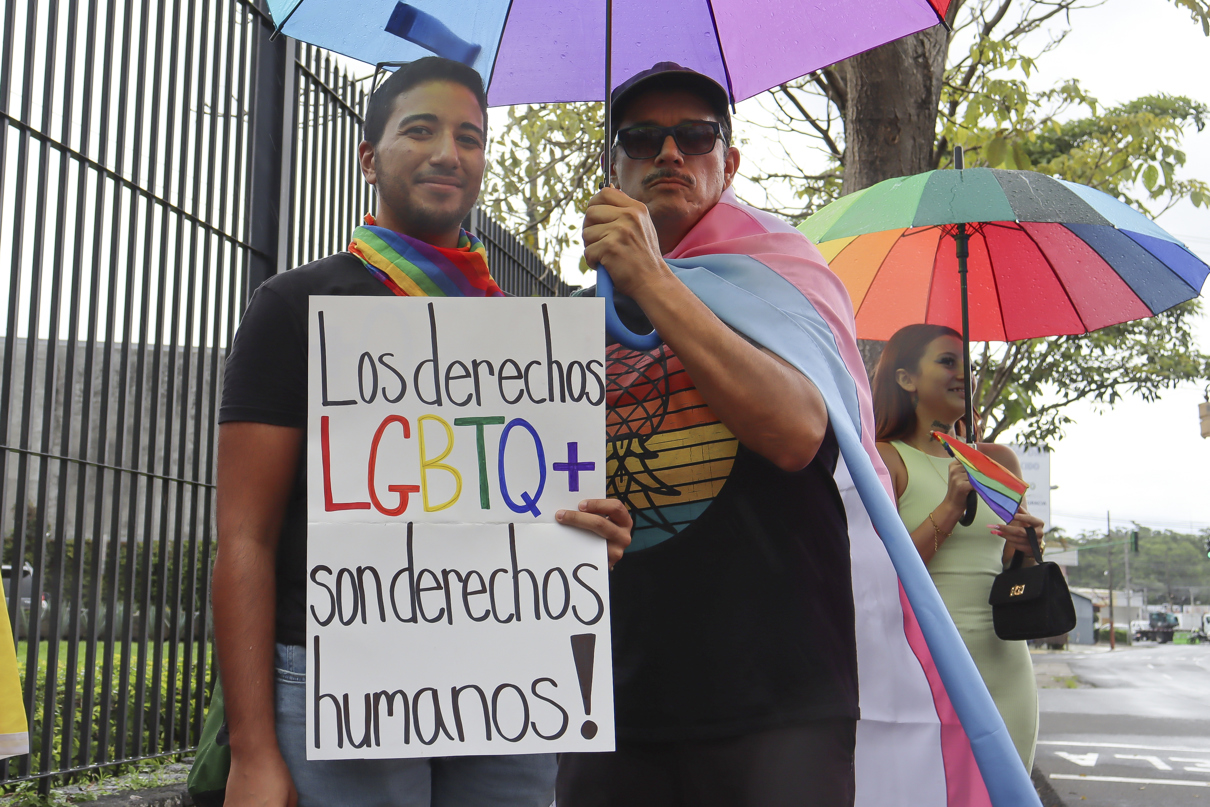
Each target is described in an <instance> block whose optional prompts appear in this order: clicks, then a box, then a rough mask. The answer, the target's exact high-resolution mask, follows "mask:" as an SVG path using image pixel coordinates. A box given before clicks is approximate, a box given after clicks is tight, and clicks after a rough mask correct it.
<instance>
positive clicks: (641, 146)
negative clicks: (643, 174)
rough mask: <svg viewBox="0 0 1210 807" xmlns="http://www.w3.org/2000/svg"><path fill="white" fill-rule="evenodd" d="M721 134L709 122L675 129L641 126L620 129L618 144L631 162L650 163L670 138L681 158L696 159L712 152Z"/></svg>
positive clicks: (677, 126)
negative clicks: (642, 161) (697, 156)
mask: <svg viewBox="0 0 1210 807" xmlns="http://www.w3.org/2000/svg"><path fill="white" fill-rule="evenodd" d="M721 133H722V127H720V126H719V125H718V124H717V123H715V122H714V121H709V120H703V121H693V122H692V123H678V124H677V125H676V126H652V125H651V124H647V123H640V124H639V125H638V126H627V127H626V128H625V129H618V144H619V145H621V147H622V151H624V152H626V156H627V157H629V158H630V159H632V160H650V159H651V158H652V157H655V156H657V155H658V154H659V153H660V151H661V150H662V149H663V148H664V141H665V140H666V139H667V138H668V137H669V136H671V137H672V139H673V141H674V142H675V143H676V147H677V148H678V149H680V152H681V154H684V155H685V156H686V157H693V156H696V155H698V154H709V153H710V152H711V151H713V150H714V141H716V140H718V139H719V137H720V136H721Z"/></svg>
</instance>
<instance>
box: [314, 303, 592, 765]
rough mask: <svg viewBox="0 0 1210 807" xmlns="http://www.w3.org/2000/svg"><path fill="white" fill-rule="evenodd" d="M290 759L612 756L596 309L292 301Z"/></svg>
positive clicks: (558, 305) (542, 305) (563, 305)
mask: <svg viewBox="0 0 1210 807" xmlns="http://www.w3.org/2000/svg"><path fill="white" fill-rule="evenodd" d="M309 331H310V354H309V355H310V368H309V386H308V396H309V397H308V410H307V418H308V427H307V428H308V433H307V521H308V525H307V530H308V546H307V568H308V578H307V651H308V653H307V756H308V758H310V759H367V758H403V757H435V756H461V755H476V754H526V753H547V752H564V751H608V750H612V749H613V747H614V733H613V674H612V668H611V663H610V659H611V647H610V638H609V580H608V561H607V553H606V546H605V542H604V541H603V540H602V539H600V538H598V537H597V536H595V535H592V534H590V533H587V532H584V531H581V530H577V529H574V528H570V527H565V526H562V525H560V524H558V523H557V522H555V518H554V515H555V512H556V511H557V510H559V509H573V510H574V509H576V507H577V505H578V503H579V502H580V501H582V500H583V499H586V498H604V496H605V369H604V368H605V362H604V358H605V357H604V352H605V351H604V306H603V304H602V301H600V300H594V299H575V300H566V299H561V300H556V299H539V298H511V299H465V298H400V297H312V298H311V301H310V315H309Z"/></svg>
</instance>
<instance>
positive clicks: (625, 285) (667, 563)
mask: <svg viewBox="0 0 1210 807" xmlns="http://www.w3.org/2000/svg"><path fill="white" fill-rule="evenodd" d="M612 105H613V122H614V124H615V126H616V131H614V132H611V133H610V134H611V136H613V137H615V138H616V139H614V140H613V141H612V143H611V148H612V149H613V158H614V159H613V172H612V175H611V177H610V179H611V184H612V187H607V188H605V189H603V190H602V191H601V192H600V193H598V194H597V195H596V196H594V197H593V199H592V200H591V201H590V203H589V207H588V210H587V213H586V215H585V217H584V229H583V237H584V244H585V252H584V255H585V260H586V261H587V262H588V264H589V265H590V266H594V267H595V266H598V265H600V266H604V267H606V268H607V269H608V271H609V273H610V275H611V277H612V278H613V281H614V284H615V289H616V293H615V303H616V305H617V308H618V313H619V316H620V318H621V319H622V321H623V323H624V324H626V325H628V326H629V327H630V328H631V330H634V331H636V332H639V333H646V332H647V331H649V330H650V329H651V328H652V327H653V326H654V328H655V329H656V330H657V331H658V333H659V335H660V336H661V337H662V339H663V342H664V344H663V345H661V346H660V347H659V348H657V349H655V350H651V351H636V350H630V349H627V348H625V347H622V346H621V345H618V344H611V345H610V346H609V347H608V349H607V354H606V355H607V364H608V367H607V372H608V376H609V393H608V420H607V431H608V438H609V449H608V451H609V459H610V463H609V469H610V470H609V477H608V492H609V495H610V497H611V499H615V500H621V501H622V502H623V503H624V504H625V505H626V507H627V510H628V511H629V512H630V515H631V516H632V517H633V520H634V526H633V531H632V538H633V542H632V543H631V545H630V548H629V549H628V550H627V552H626V554H624V555H623V556H622V559H621V560H620V561H619V562H618V564H617V566H616V568H615V569H614V571H613V573H612V575H611V583H610V585H611V589H610V591H611V598H612V612H611V619H612V629H613V657H614V682H615V707H616V716H617V738H618V743H617V751H616V752H614V753H612V754H565V755H563V757H562V758H561V759H560V769H559V786H558V797H557V803H558V804H559V807H598V806H600V807H604V806H606V805H619V806H620V805H626V806H627V807H642V805H653V807H654V805H661V807H663V806H664V805H693V807H710V805H718V806H719V807H723V806H724V805H726V807H744V806H745V805H753V807H755V805H760V807H781V805H785V807H791V805H793V807H803V806H804V805H815V804H818V805H828V807H837V806H838V805H850V804H852V802H853V795H854V779H853V754H854V743H855V732H856V718H857V706H858V704H857V659H856V644H855V638H854V607H853V593H852V584H851V581H850V556H849V538H848V534H847V528H846V521H845V509H844V505H843V503H842V500H841V497H840V494H839V492H838V487H837V482H836V480H835V478H834V473H835V471H836V467H837V456H838V448H837V441H836V437H835V435H834V434H833V431H832V427H831V425H830V423H829V419H828V413H827V409H826V408H825V404H824V399H823V397H822V396H821V394H820V392H819V390H817V389H816V387H815V385H814V384H813V383H812V382H811V381H809V380H808V379H807V377H806V376H805V375H803V373H801V372H799V370H797V369H795V367H794V366H792V365H791V364H790V363H789V362H788V361H786V360H785V359H783V358H782V357H781V356H780V355H778V353H777V352H775V351H773V350H770V349H767V348H764V347H761V346H758V345H757V344H756V343H755V342H754V341H752V340H750V339H749V338H747V337H745V336H742V335H741V334H740V333H739V332H737V330H735V329H733V328H732V327H729V325H728V324H724V322H723V320H722V319H720V314H719V313H716V309H719V308H720V307H719V306H717V305H715V303H711V304H710V305H708V304H707V303H705V302H703V300H702V299H700V298H699V296H698V295H697V294H696V293H695V292H694V291H693V290H691V289H690V287H689V286H688V285H686V284H687V283H688V282H689V280H687V279H686V278H689V276H690V275H694V273H697V276H699V277H700V275H701V273H702V272H703V271H709V272H711V273H712V274H713V275H714V276H715V277H716V278H718V279H721V281H722V282H723V283H724V284H730V285H726V286H725V288H733V289H734V291H733V292H732V291H724V292H723V294H722V295H721V298H722V299H723V300H724V301H726V300H727V298H729V297H733V298H735V299H740V298H743V297H744V296H745V295H759V294H764V293H765V292H764V291H762V290H761V285H762V284H763V285H764V287H765V288H766V289H767V288H773V291H772V292H770V293H769V294H766V296H769V297H772V298H773V299H774V300H775V301H776V298H778V297H779V296H780V295H782V294H783V292H785V293H786V294H794V295H807V296H813V300H814V306H815V308H816V309H821V310H829V311H831V312H833V313H835V312H840V313H839V314H838V315H837V316H836V317H834V319H835V322H834V323H831V322H830V323H829V326H830V327H832V330H833V331H834V332H836V337H835V343H836V344H839V345H840V349H841V351H842V352H844V354H845V359H847V360H848V361H847V362H845V363H842V364H840V365H839V366H840V367H841V368H842V370H841V372H842V373H845V370H844V369H843V368H844V367H846V366H847V367H853V362H856V366H858V367H859V366H860V358H859V356H858V354H857V352H856V342H855V339H854V338H853V320H852V317H853V315H852V309H851V306H850V304H849V301H848V297H847V296H846V294H845V292H844V289H843V287H842V286H841V285H840V283H839V281H838V280H837V279H836V278H835V276H834V275H832V274H831V273H830V272H829V271H828V269H827V265H826V263H825V262H824V261H823V259H822V258H821V257H820V255H819V253H818V251H817V250H816V249H815V247H814V246H813V245H811V244H810V243H809V242H808V241H807V240H806V239H805V238H804V237H803V236H802V235H801V234H800V233H798V232H797V231H795V230H794V229H793V228H791V227H790V226H789V225H787V224H785V223H784V222H781V221H778V220H776V219H774V218H773V217H772V216H769V215H767V214H765V213H762V212H760V211H757V210H754V209H752V208H750V207H747V206H745V205H742V204H741V203H740V202H738V201H737V199H736V198H735V195H734V192H733V191H732V189H731V185H732V181H733V180H734V178H735V174H736V171H737V169H738V168H739V163H740V154H739V151H738V149H736V148H735V147H734V146H732V145H731V118H730V115H729V114H728V94H727V92H726V91H725V90H724V89H723V88H722V87H721V86H720V85H719V84H718V83H717V82H715V81H714V80H713V79H710V78H708V77H707V76H704V75H702V74H700V73H697V72H694V71H692V70H689V69H687V68H683V67H681V66H679V65H677V64H674V63H671V62H663V63H660V64H657V65H656V66H655V67H653V68H652V69H650V70H646V71H644V72H642V73H640V74H638V75H637V76H635V77H633V78H631V79H630V80H629V81H627V82H625V83H624V84H622V85H621V86H620V87H618V89H617V90H616V91H615V92H614V94H613V97H612ZM678 272H683V273H685V274H682V275H680V276H678V274H677V273H678ZM747 277H751V278H754V279H755V282H754V284H753V285H752V289H754V291H753V290H749V288H747V287H745V285H744V284H745V283H746V282H747V281H746V280H745V278H747ZM770 284H774V285H772V286H771V285H770ZM776 284H781V285H780V286H776ZM716 285H717V284H716ZM815 287H818V288H815ZM820 295H822V297H823V299H820ZM712 306H714V307H712ZM768 310H769V311H772V312H777V309H776V308H769V309H768ZM723 315H724V316H727V314H725V313H724V314H723ZM770 316H771V317H772V316H782V314H780V313H774V314H771V315H770ZM832 349H835V348H834V347H833V348H832ZM845 378H846V380H847V381H848V383H849V384H850V385H852V384H853V383H854V382H857V383H859V384H866V381H865V376H864V374H862V375H861V377H860V379H856V378H852V379H850V378H849V377H848V375H845ZM863 405H864V411H863V418H862V419H863V420H867V421H868V422H870V423H872V411H871V409H870V405H869V398H868V385H867V386H866V397H865V398H864V404H863ZM596 512H600V510H598V508H595V507H593V506H592V505H590V506H589V507H588V508H586V512H579V513H572V514H569V515H568V516H566V517H565V519H564V520H565V523H572V524H574V525H576V526H582V527H584V528H586V529H592V530H595V531H597V532H600V533H601V534H605V533H606V530H607V529H608V527H609V525H606V524H604V523H602V522H604V521H607V520H608V519H607V518H606V517H605V516H602V515H597V514H596Z"/></svg>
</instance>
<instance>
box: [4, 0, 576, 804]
mask: <svg viewBox="0 0 1210 807" xmlns="http://www.w3.org/2000/svg"><path fill="white" fill-rule="evenodd" d="M0 25H2V29H0V221H3V225H2V226H0V300H2V301H3V303H4V305H3V308H2V309H0V559H2V561H3V564H4V570H5V572H4V580H5V594H6V601H7V606H8V616H9V624H10V627H11V628H12V630H13V633H14V636H15V637H16V638H17V649H18V667H19V670H20V672H21V674H22V681H23V687H24V691H23V694H24V701H25V708H26V712H27V715H28V718H29V728H30V746H31V753H30V754H29V755H28V756H22V757H17V758H14V759H11V760H8V761H6V762H3V763H0V786H4V785H10V786H11V785H14V784H16V783H19V782H23V781H31V780H36V781H37V783H38V788H39V789H40V790H42V791H43V792H46V791H47V790H48V789H49V786H50V782H51V781H52V779H53V778H54V777H57V776H63V775H69V774H79V773H84V772H88V771H93V770H97V769H102V768H108V767H112V766H115V765H120V764H123V763H129V762H133V761H138V760H143V759H148V758H153V757H159V756H168V755H175V754H180V753H182V752H184V751H188V750H189V749H191V748H192V747H193V746H194V745H195V744H196V742H197V738H198V736H199V734H200V728H201V722H202V714H203V705H204V700H205V693H206V692H207V691H208V686H209V684H210V681H211V677H212V671H213V661H212V653H211V649H210V648H211V643H210V636H211V626H210V624H209V616H208V610H207V603H208V599H209V582H210V564H211V558H212V554H213V546H214V532H213V505H214V486H213V479H214V460H215V452H214V447H215V433H216V431H215V416H216V408H217V402H218V400H219V394H220V386H221V376H222V362H223V356H224V355H225V350H226V348H227V346H228V345H229V344H230V340H231V337H232V335H233V333H234V330H235V327H236V325H237V323H238V319H239V314H240V311H241V310H242V307H243V305H244V303H245V301H246V300H247V297H248V295H249V293H250V291H251V289H253V288H255V286H256V284H257V283H259V282H260V281H261V280H263V279H264V278H265V277H267V276H268V275H270V274H272V273H274V272H276V271H281V270H284V269H287V268H289V267H290V266H292V265H295V264H298V263H302V262H305V261H307V260H310V259H313V258H316V257H320V256H321V255H325V254H329V253H331V252H333V251H336V250H339V249H341V248H343V247H344V245H345V243H347V239H348V234H349V232H350V231H351V228H352V224H353V223H355V222H356V220H357V219H358V218H359V217H360V215H361V214H362V213H363V212H364V211H366V210H368V209H369V206H370V203H371V199H370V196H369V193H368V189H367V188H366V187H365V185H364V183H363V182H362V181H361V178H360V174H359V172H358V171H357V168H356V162H355V159H354V152H355V147H356V143H357V141H358V140H359V133H360V110H361V109H362V104H363V103H364V92H363V86H362V85H361V84H359V83H358V82H354V81H352V80H350V79H349V77H348V76H347V75H346V74H345V73H344V72H343V71H341V70H340V69H338V68H336V67H334V66H332V64H331V63H330V61H329V59H328V58H327V57H326V56H325V55H323V54H322V53H320V52H317V51H315V50H313V49H310V48H303V49H301V52H300V51H299V48H298V46H297V45H295V43H292V42H289V41H288V40H287V41H283V40H277V41H270V40H269V34H270V33H271V31H272V26H271V22H270V20H269V18H268V16H267V14H266V12H265V11H264V10H263V6H262V5H261V4H260V3H259V2H256V1H255V0H181V2H175V3H149V2H146V0H144V2H141V3H135V2H133V0H124V2H121V3H117V2H109V3H106V2H100V1H99V0H83V1H82V0H67V2H61V0H26V2H25V3H21V4H18V3H17V2H15V0H7V2H6V3H5V4H4V11H3V20H2V22H0ZM283 211H284V213H285V214H284V215H282V212H283ZM472 223H473V225H474V227H475V228H476V230H477V231H478V233H479V234H480V236H481V237H482V238H483V240H484V241H485V242H486V243H487V245H488V249H489V253H490V254H489V260H490V261H491V264H492V266H493V268H494V270H495V271H496V272H497V273H498V274H499V276H500V280H501V285H502V286H503V287H505V288H506V289H507V290H508V291H510V292H512V293H515V294H525V295H530V294H542V295H555V294H566V293H567V291H568V287H567V286H566V285H565V284H563V283H562V282H561V281H559V280H558V279H557V278H556V277H555V276H553V275H552V274H551V273H549V272H547V271H546V269H545V267H543V266H542V265H541V263H540V262H539V261H538V260H537V259H536V258H535V257H534V256H533V255H530V254H528V253H526V252H524V250H523V248H522V247H521V245H520V244H519V243H518V242H517V241H516V239H513V238H512V237H511V236H510V235H509V234H508V233H506V232H504V231H503V230H502V229H500V228H499V227H498V225H496V224H494V223H493V222H490V221H489V220H488V219H487V218H486V216H482V215H480V214H479V213H478V212H476V213H475V214H474V216H473V218H472Z"/></svg>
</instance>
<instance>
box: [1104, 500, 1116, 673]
mask: <svg viewBox="0 0 1210 807" xmlns="http://www.w3.org/2000/svg"><path fill="white" fill-rule="evenodd" d="M1105 540H1106V541H1108V542H1109V546H1108V547H1106V548H1107V549H1108V550H1109V551H1108V553H1107V554H1108V555H1109V649H1110V650H1115V649H1116V648H1117V626H1116V624H1115V623H1114V621H1113V528H1112V527H1111V526H1110V521H1109V511H1108V510H1106V511H1105Z"/></svg>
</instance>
